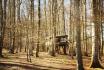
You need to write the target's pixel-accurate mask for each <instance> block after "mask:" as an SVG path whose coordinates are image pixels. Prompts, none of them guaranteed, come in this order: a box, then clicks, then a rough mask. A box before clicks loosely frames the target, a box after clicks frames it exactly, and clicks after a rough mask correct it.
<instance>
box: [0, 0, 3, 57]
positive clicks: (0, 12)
mask: <svg viewBox="0 0 104 70" xmlns="http://www.w3.org/2000/svg"><path fill="white" fill-rule="evenodd" d="M2 26H3V9H2V0H0V57H2V56H3V55H2V48H3V38H2V34H3V29H2Z"/></svg>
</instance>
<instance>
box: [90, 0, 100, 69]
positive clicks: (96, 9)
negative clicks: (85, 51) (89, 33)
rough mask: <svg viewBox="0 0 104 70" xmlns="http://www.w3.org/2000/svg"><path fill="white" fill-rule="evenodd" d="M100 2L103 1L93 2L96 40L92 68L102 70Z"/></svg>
mask: <svg viewBox="0 0 104 70" xmlns="http://www.w3.org/2000/svg"><path fill="white" fill-rule="evenodd" d="M99 1H101V0H93V18H94V20H93V22H94V30H95V38H94V46H92V63H91V67H93V68H99V67H100V68H102V66H101V64H100V62H99V53H100V49H99V48H100V47H101V39H100V38H101V37H100V34H101V33H100V32H101V31H100V26H101V25H100V22H99V21H100V19H99V18H100V14H99V12H100V11H99V5H100V3H99Z"/></svg>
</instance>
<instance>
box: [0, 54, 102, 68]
mask: <svg viewBox="0 0 104 70" xmlns="http://www.w3.org/2000/svg"><path fill="white" fill-rule="evenodd" d="M4 55H5V58H0V70H76V58H75V57H74V59H72V58H71V57H70V56H68V55H57V56H56V57H52V56H50V55H48V54H47V53H44V52H42V53H40V57H39V58H36V57H35V56H32V57H31V60H32V62H27V59H26V58H27V57H26V53H23V52H22V53H16V54H8V53H5V54H4ZM34 55H35V54H34ZM102 60H103V61H102V65H103V66H104V59H103V58H102ZM83 61H84V68H85V70H103V69H99V68H98V69H92V68H89V66H90V63H91V58H90V57H83Z"/></svg>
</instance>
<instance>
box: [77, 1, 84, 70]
mask: <svg viewBox="0 0 104 70" xmlns="http://www.w3.org/2000/svg"><path fill="white" fill-rule="evenodd" d="M75 4H76V5H75V8H76V10H75V11H76V16H75V17H76V18H75V19H76V21H75V22H76V56H77V70H84V68H83V61H82V52H81V24H80V10H79V9H80V0H76V1H75Z"/></svg>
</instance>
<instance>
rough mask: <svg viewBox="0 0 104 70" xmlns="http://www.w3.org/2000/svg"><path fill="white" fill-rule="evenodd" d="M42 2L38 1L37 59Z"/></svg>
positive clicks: (37, 54) (37, 55)
mask: <svg viewBox="0 0 104 70" xmlns="http://www.w3.org/2000/svg"><path fill="white" fill-rule="evenodd" d="M40 6H41V5H40V0H39V1H38V42H37V47H36V57H39V47H40V23H41V22H40V19H41V12H40V10H41V7H40Z"/></svg>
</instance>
